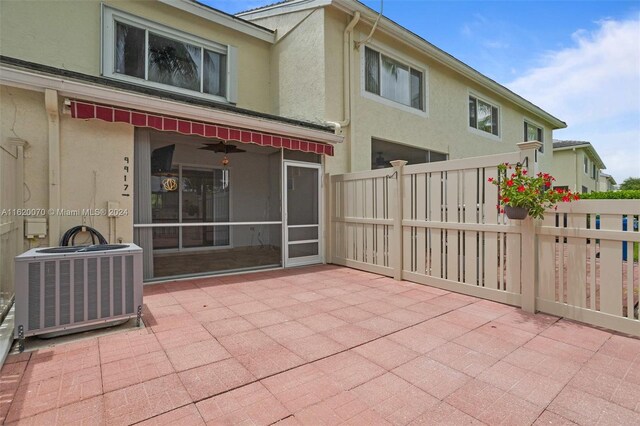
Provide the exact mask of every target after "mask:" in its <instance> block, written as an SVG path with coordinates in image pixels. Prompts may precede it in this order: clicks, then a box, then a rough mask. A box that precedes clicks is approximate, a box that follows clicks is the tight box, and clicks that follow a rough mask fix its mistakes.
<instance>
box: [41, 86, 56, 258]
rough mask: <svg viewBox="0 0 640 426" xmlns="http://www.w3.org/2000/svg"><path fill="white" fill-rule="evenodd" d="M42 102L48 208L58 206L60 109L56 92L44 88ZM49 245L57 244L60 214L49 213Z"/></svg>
mask: <svg viewBox="0 0 640 426" xmlns="http://www.w3.org/2000/svg"><path fill="white" fill-rule="evenodd" d="M44 104H45V108H46V110H47V117H48V122H49V123H48V124H49V208H50V209H59V208H60V111H59V107H58V92H57V91H56V90H51V89H45V91H44ZM48 234H49V245H50V246H55V245H58V240H59V239H60V216H58V215H57V214H53V215H49V232H48Z"/></svg>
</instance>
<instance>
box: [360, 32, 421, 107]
mask: <svg viewBox="0 0 640 426" xmlns="http://www.w3.org/2000/svg"><path fill="white" fill-rule="evenodd" d="M361 36H362V38H365V37H366V35H362V34H361ZM365 46H367V47H369V48H371V49H373V50H375V51H377V52H378V53H381V54H383V55H385V56H387V57H389V58H391V59H393V60H394V61H398V62H400V63H401V64H403V65H406V66H408V67H411V68H413V69H415V70H416V71H420V72H421V73H422V102H423V105H424V111H422V110H419V109H417V108H414V107H412V106H409V105H404V104H401V103H400V102H396V101H393V100H391V99H387V98H385V97H383V96H381V95H377V94H375V93H371V92H367V90H366V87H365V86H366V84H365V83H366V82H365V75H364V72H365V66H366V64H365V54H364V51H365ZM360 95H361V96H362V97H363V98H367V99H370V100H373V101H375V102H378V103H381V104H383V105H386V106H389V107H392V108H396V109H399V110H402V111H405V112H410V113H412V114H415V115H418V116H420V117H425V118H428V117H429V67H428V66H427V65H425V64H418V63H416V62H415V61H412V60H411V59H409V58H407V57H406V56H404V55H402V54H399V53H397V52H394V51H393V50H391V49H390V48H387V47H386V46H384V45H381V44H380V43H376V42H369V43H367V44H366V45H363V46H361V47H360Z"/></svg>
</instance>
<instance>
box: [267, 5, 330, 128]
mask: <svg viewBox="0 0 640 426" xmlns="http://www.w3.org/2000/svg"><path fill="white" fill-rule="evenodd" d="M299 22H301V23H300V25H299V26H298V27H296V28H293V27H294V26H295V25H296V24H297V23H299ZM255 23H257V24H258V25H262V26H264V27H266V28H271V29H277V34H276V35H277V42H276V44H275V45H274V46H273V47H272V53H271V54H272V58H271V63H272V67H271V73H272V81H271V96H272V104H273V109H274V112H275V113H276V114H279V115H282V116H285V117H290V118H297V119H306V120H309V121H314V122H323V121H324V120H325V119H326V118H325V115H326V114H325V105H324V99H325V90H324V89H325V85H324V78H325V77H324V76H325V66H324V65H325V60H324V45H323V40H324V34H323V33H324V30H323V28H324V10H323V9H319V10H316V11H315V12H310V11H303V12H297V13H292V14H289V15H284V16H274V17H272V18H266V19H262V20H257V21H255Z"/></svg>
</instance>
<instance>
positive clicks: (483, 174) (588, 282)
mask: <svg viewBox="0 0 640 426" xmlns="http://www.w3.org/2000/svg"><path fill="white" fill-rule="evenodd" d="M538 146H539V143H538V142H524V143H521V144H519V148H520V152H514V153H508V154H498V155H491V156H485V157H476V158H467V159H461V160H451V161H443V162H436V163H428V164H418V165H410V166H405V162H403V161H398V162H393V163H394V167H393V168H387V169H381V170H374V171H367V172H357V173H349V174H343V175H336V176H327V177H326V182H327V185H326V188H327V192H328V193H327V198H326V199H327V200H328V202H327V215H328V217H329V218H330V226H329V231H328V235H327V247H329V253H328V255H327V257H328V261H329V262H332V263H335V264H339V265H344V266H349V267H353V268H357V269H362V270H366V271H370V272H375V273H379V274H382V275H386V276H390V277H394V278H395V279H399V280H400V279H406V280H409V281H412V282H417V283H421V284H428V285H431V286H435V287H439V288H443V289H447V290H451V291H456V292H460V293H465V294H469V295H473V296H477V297H482V298H485V299H490V300H494V301H497V302H502V303H508V304H511V305H516V306H520V307H522V308H523V309H524V310H526V311H529V312H534V311H536V310H540V311H544V312H547V313H551V314H555V315H561V316H565V317H568V318H573V319H576V320H580V321H585V322H589V323H592V324H596V325H601V326H606V327H609V328H613V329H616V330H620V331H623V332H627V333H632V334H637V335H640V322H639V321H638V314H637V302H638V289H639V276H638V263H637V260H638V259H637V258H634V253H637V248H636V247H637V245H638V243H639V242H640V233H638V232H634V226H633V225H630V226H628V227H627V228H626V229H627V230H626V231H623V230H622V222H623V220H625V221H628V223H630V224H631V223H632V222H633V223H637V215H639V214H640V201H639V200H615V201H614V200H606V201H605V200H602V201H596V200H589V201H579V202H574V203H571V204H569V205H561V206H559V209H558V211H557V212H556V211H550V212H547V213H546V216H545V219H544V221H534V220H532V219H531V218H527V219H525V220H523V221H509V220H508V219H507V218H506V217H505V216H504V215H503V214H500V213H499V211H498V209H496V205H497V203H498V192H497V188H496V187H495V186H494V185H492V184H490V183H489V182H488V181H487V180H488V178H490V177H496V176H497V166H498V165H499V164H501V163H505V162H508V163H512V164H515V163H521V164H522V165H523V166H524V167H525V168H528V170H529V173H530V174H532V173H537V171H538V170H537V147H538ZM634 221H635V222H634ZM635 229H636V230H637V228H635ZM623 242H624V243H623ZM623 244H625V245H626V247H627V250H626V252H625V253H627V254H626V255H625V256H623V250H622V249H621V248H622V245H623ZM634 248H635V251H634ZM635 256H637V254H635ZM592 271H593V272H592ZM601 277H602V280H601ZM601 282H602V285H601V284H600V283H601ZM592 295H593V296H592ZM634 307H636V308H635V309H634Z"/></svg>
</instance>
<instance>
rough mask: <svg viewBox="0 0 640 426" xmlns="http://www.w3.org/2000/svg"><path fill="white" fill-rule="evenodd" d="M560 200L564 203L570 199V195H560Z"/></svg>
mask: <svg viewBox="0 0 640 426" xmlns="http://www.w3.org/2000/svg"><path fill="white" fill-rule="evenodd" d="M562 201H563V202H565V203H568V202H569V201H571V197H569V196H568V195H565V196H564V197H562Z"/></svg>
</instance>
